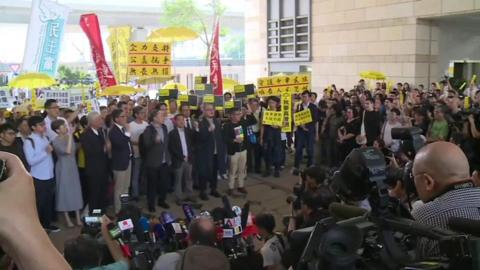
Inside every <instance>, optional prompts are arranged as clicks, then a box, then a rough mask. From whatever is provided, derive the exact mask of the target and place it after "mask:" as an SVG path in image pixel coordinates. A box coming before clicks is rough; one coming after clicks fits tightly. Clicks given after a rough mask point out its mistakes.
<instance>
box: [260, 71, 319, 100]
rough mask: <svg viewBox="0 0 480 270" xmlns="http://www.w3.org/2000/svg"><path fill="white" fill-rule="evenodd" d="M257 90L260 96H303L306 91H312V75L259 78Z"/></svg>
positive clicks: (300, 74) (301, 74)
mask: <svg viewBox="0 0 480 270" xmlns="http://www.w3.org/2000/svg"><path fill="white" fill-rule="evenodd" d="M257 89H258V95H259V96H278V95H281V94H282V93H289V94H301V93H302V92H303V91H305V90H310V74H307V73H299V74H296V75H289V76H271V77H263V78H258V80H257Z"/></svg>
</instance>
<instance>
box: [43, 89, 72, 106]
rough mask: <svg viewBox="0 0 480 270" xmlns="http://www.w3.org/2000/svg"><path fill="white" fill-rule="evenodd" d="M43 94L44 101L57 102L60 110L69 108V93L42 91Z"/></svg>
mask: <svg viewBox="0 0 480 270" xmlns="http://www.w3.org/2000/svg"><path fill="white" fill-rule="evenodd" d="M43 94H44V98H45V100H49V99H55V100H57V104H58V106H60V107H61V108H68V107H70V93H69V92H68V91H60V90H45V91H43ZM80 97H81V96H80ZM80 102H81V101H80Z"/></svg>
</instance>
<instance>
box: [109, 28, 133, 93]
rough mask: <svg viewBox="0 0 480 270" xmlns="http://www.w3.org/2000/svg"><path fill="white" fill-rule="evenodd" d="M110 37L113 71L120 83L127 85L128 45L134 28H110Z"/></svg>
mask: <svg viewBox="0 0 480 270" xmlns="http://www.w3.org/2000/svg"><path fill="white" fill-rule="evenodd" d="M108 31H109V32H110V36H109V37H108V39H107V41H108V46H109V47H110V52H111V55H112V63H113V71H114V72H115V79H117V82H118V83H126V82H127V81H128V80H127V70H128V45H129V41H130V36H131V33H132V27H130V26H119V27H108Z"/></svg>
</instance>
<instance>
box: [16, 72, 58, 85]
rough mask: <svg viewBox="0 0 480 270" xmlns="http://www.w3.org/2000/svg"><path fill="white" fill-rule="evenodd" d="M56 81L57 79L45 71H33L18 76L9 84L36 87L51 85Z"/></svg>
mask: <svg viewBox="0 0 480 270" xmlns="http://www.w3.org/2000/svg"><path fill="white" fill-rule="evenodd" d="M55 83H56V81H55V79H54V78H52V77H50V76H49V75H47V74H45V73H38V72H31V73H25V74H22V75H20V76H18V77H16V78H15V79H13V80H12V81H10V83H9V84H8V86H9V87H14V88H23V89H35V88H45V87H49V86H52V85H54V84H55Z"/></svg>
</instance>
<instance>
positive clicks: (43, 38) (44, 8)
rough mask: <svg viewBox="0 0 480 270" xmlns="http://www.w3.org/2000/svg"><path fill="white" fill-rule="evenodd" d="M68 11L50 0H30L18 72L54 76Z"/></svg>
mask: <svg viewBox="0 0 480 270" xmlns="http://www.w3.org/2000/svg"><path fill="white" fill-rule="evenodd" d="M69 13H70V9H69V8H68V7H66V6H63V5H59V4H57V3H56V2H53V1H50V0H33V1H32V13H31V16H30V24H29V25H28V36H27V45H26V46H25V53H24V55H23V65H22V71H24V72H25V71H26V72H42V73H47V74H49V75H50V76H55V74H56V72H57V66H58V58H59V55H60V48H61V43H62V38H63V30H64V28H65V25H66V23H67V19H68V14H69Z"/></svg>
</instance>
